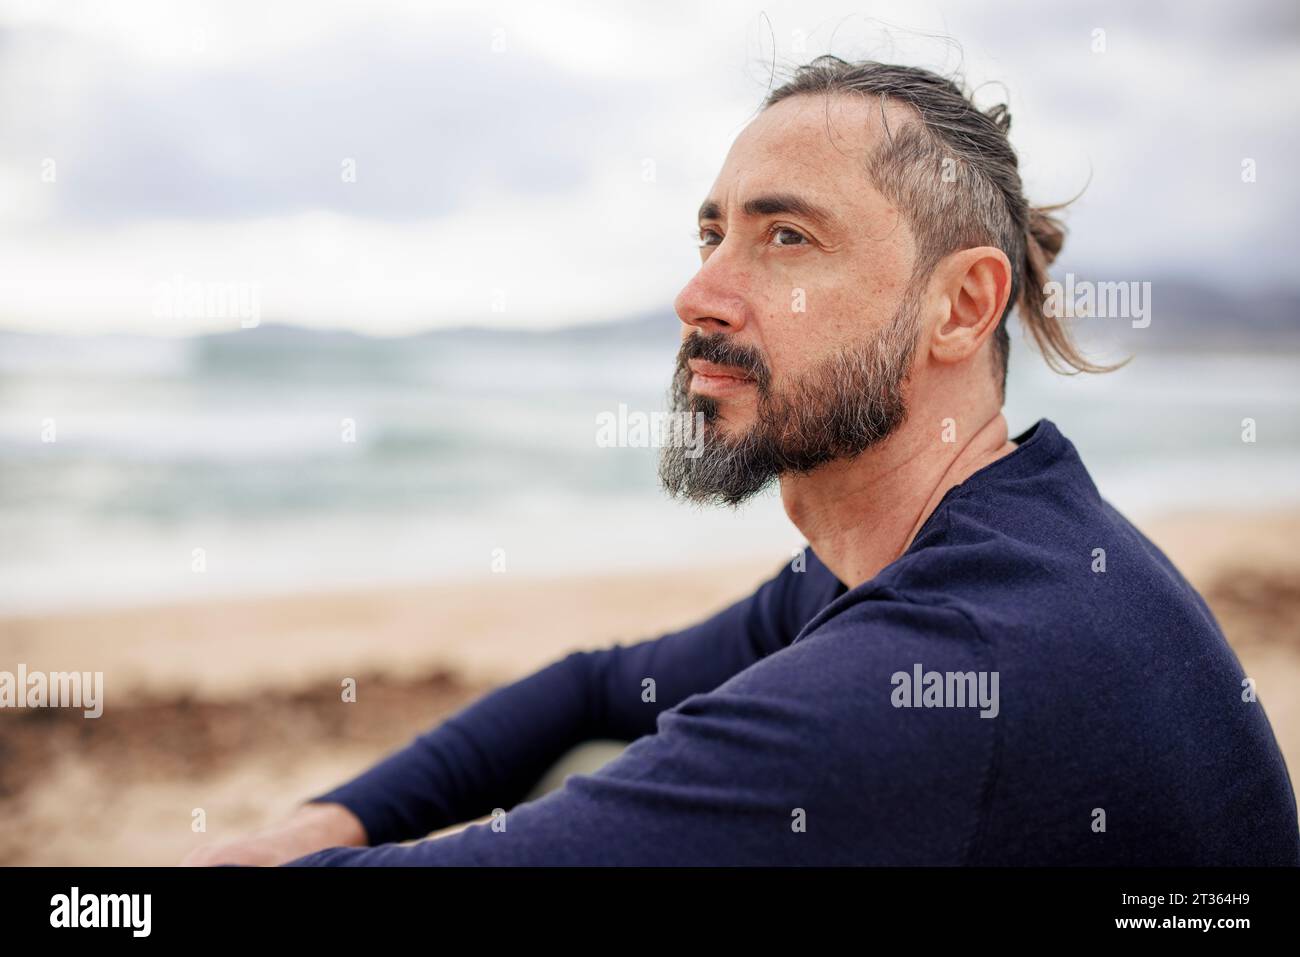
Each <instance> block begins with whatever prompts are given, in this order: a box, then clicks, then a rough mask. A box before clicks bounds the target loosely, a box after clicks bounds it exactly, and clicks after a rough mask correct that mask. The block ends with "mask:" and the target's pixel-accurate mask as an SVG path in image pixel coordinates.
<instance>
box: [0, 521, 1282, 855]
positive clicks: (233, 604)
mask: <svg viewBox="0 0 1300 957" xmlns="http://www.w3.org/2000/svg"><path fill="white" fill-rule="evenodd" d="M1139 524H1140V527H1141V528H1142V529H1143V531H1145V532H1146V533H1147V534H1148V535H1149V536H1150V537H1151V538H1152V539H1153V540H1154V541H1155V542H1156V543H1157V544H1159V545H1160V546H1161V547H1162V548H1164V549H1165V550H1166V552H1167V553H1168V554H1169V556H1170V557H1171V558H1172V559H1173V561H1174V562H1175V564H1177V565H1178V566H1179V567H1180V568H1181V569H1182V570H1183V572H1184V573H1185V574H1186V575H1187V576H1188V577H1189V578H1190V579H1191V580H1192V582H1193V583H1194V584H1195V585H1196V586H1197V587H1198V588H1199V589H1200V590H1201V591H1202V593H1203V594H1204V595H1205V597H1206V599H1207V600H1208V601H1209V603H1210V605H1211V607H1212V609H1213V610H1214V612H1215V615H1216V616H1217V617H1218V619H1219V621H1220V624H1221V625H1222V626H1223V629H1224V631H1225V633H1226V634H1227V636H1228V639H1229V641H1230V643H1231V644H1232V645H1233V647H1234V649H1235V650H1236V652H1237V654H1238V656H1239V657H1240V658H1241V660H1242V663H1243V666H1244V667H1245V669H1246V672H1247V674H1249V675H1251V676H1252V677H1254V678H1255V679H1256V681H1257V684H1258V689H1259V693H1260V697H1261V700H1262V701H1263V702H1264V705H1265V707H1266V708H1267V711H1268V714H1269V717H1270V720H1271V721H1272V724H1273V727H1274V731H1275V733H1276V734H1277V737H1278V740H1279V743H1280V745H1281V747H1282V749H1283V752H1284V754H1285V755H1286V758H1287V762H1288V766H1289V767H1290V768H1291V769H1292V775H1293V778H1294V776H1295V774H1296V769H1297V768H1300V555H1298V554H1297V551H1296V549H1295V542H1296V541H1297V539H1300V510H1292V511H1269V512H1214V513H1206V512H1195V513H1181V514H1168V515H1165V516H1163V517H1162V518H1160V519H1159V520H1154V521H1149V522H1142V523H1139ZM779 560H780V559H779V556H777V557H776V559H775V560H766V561H753V562H750V563H747V564H745V565H741V566H736V565H733V566H729V567H726V568H709V569H695V570H692V571H690V572H657V573H652V574H642V575H623V576H609V577H585V578H555V579H552V580H542V579H531V580H520V579H517V578H512V577H510V576H508V575H501V576H495V577H493V578H492V579H490V580H481V581H475V582H472V583H467V584H448V583H442V584H432V585H429V586H427V587H401V588H388V589H372V590H365V591H355V592H341V591H332V592H329V593H324V594H302V595H287V596H282V597H273V598H261V597H259V598H250V599H244V600H238V601H225V602H196V603H189V604H180V605H165V606H155V607H144V608H134V609H127V610H111V611H97V612H86V613H77V614H62V615H44V616H33V617H15V618H7V619H0V669H9V670H13V669H14V668H15V667H16V666H17V664H18V663H19V662H22V663H24V664H25V665H26V666H27V668H28V670H29V671H32V670H47V671H63V670H73V669H75V670H79V671H102V672H103V673H104V686H105V698H106V706H105V710H104V714H103V716H102V717H100V718H98V719H94V720H86V719H83V718H82V716H81V713H80V712H79V711H74V710H68V709H58V710H55V709H43V710H42V709H12V710H10V709H0V864H3V865H16V864H39V865H105V864H125V865H146V864H161V865H167V864H174V863H176V862H178V861H179V860H180V859H181V857H183V856H184V854H185V853H186V852H187V851H188V850H189V849H191V848H192V847H195V846H197V845H198V844H200V843H203V842H206V841H211V840H217V839H220V838H223V837H227V836H233V835H235V834H238V833H242V832H244V831H247V830H249V829H252V828H255V827H258V826H260V825H262V824H265V823H268V822H269V821H271V820H273V819H274V818H276V817H278V816H280V815H282V814H284V813H286V812H287V811H288V810H290V809H291V808H292V807H293V806H294V805H295V804H296V803H297V802H298V801H300V800H301V799H302V798H304V797H306V796H309V795H310V794H312V793H313V792H319V791H322V790H324V789H326V788H327V787H329V786H331V785H333V784H335V783H337V782H339V781H340V780H342V779H343V778H345V777H347V776H349V775H351V774H354V773H356V772H358V771H360V770H362V769H363V768H364V767H366V766H367V765H368V764H370V763H371V762H373V761H374V760H375V759H377V758H378V757H380V756H381V755H382V754H384V753H385V752H387V751H388V750H391V749H392V748H395V747H398V746H400V745H401V744H403V743H405V741H407V740H408V739H409V738H410V737H411V736H412V735H414V734H416V733H418V732H419V731H422V730H424V729H426V728H428V727H430V726H432V725H433V724H434V723H436V722H437V721H438V720H439V719H440V717H442V716H446V715H447V714H449V713H451V712H453V711H454V710H457V709H459V708H460V707H462V706H463V705H465V704H468V703H469V702H470V701H472V700H473V699H474V698H475V697H477V696H478V695H480V694H482V693H483V692H484V691H485V690H487V689H489V688H491V687H493V686H494V685H496V684H499V683H501V682H505V681H509V680H513V679H514V678H516V677H520V676H522V675H524V674H527V673H528V672H530V671H532V670H535V669H536V668H538V667H541V666H543V665H545V664H547V663H548V662H550V661H552V660H554V659H555V658H557V657H559V656H560V655H562V654H564V653H566V652H568V651H571V650H575V649H580V648H595V647H601V646H604V645H609V644H613V643H619V642H630V641H638V640H641V639H644V638H650V637H654V636H656V635H658V634H661V633H663V632H664V631H667V630H670V629H673V628H677V627H682V626H684V625H686V624H689V623H691V622H693V621H696V620H699V619H700V618H701V617H703V616H704V615H706V614H708V613H710V612H712V611H714V610H716V609H718V608H721V607H723V606H724V605H725V604H727V603H728V602H730V601H732V600H734V599H736V598H739V597H742V596H743V595H744V594H746V593H747V592H748V591H749V590H750V589H752V588H753V587H754V586H755V585H756V584H757V583H759V582H760V581H762V580H763V579H765V578H767V577H768V576H770V575H771V574H773V573H774V572H775V570H776V567H777V565H778V564H779ZM347 678H352V679H355V681H356V688H357V700H356V701H355V702H354V703H345V702H343V701H342V700H341V697H342V696H341V693H340V687H341V683H342V682H343V681H344V679H347ZM196 809H202V812H203V814H204V816H205V819H206V833H196V832H195V831H194V830H193V828H192V821H193V820H194V812H195V810H196Z"/></svg>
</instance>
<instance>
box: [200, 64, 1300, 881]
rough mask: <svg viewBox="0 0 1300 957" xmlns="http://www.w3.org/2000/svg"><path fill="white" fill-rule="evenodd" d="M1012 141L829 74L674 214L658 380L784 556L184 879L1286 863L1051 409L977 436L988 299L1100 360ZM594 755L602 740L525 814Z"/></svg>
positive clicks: (910, 87) (1136, 550) (1285, 787)
mask: <svg viewBox="0 0 1300 957" xmlns="http://www.w3.org/2000/svg"><path fill="white" fill-rule="evenodd" d="M1009 123H1010V120H1009V116H1008V115H1007V113H1006V111H1005V109H1003V108H1000V107H999V108H995V109H993V110H991V111H989V112H988V113H984V112H981V111H979V110H978V109H976V108H975V107H974V106H973V105H972V104H971V103H970V102H969V100H968V98H967V97H966V96H965V95H964V94H963V92H962V91H961V90H960V89H959V88H958V87H957V86H955V85H954V84H952V83H951V82H949V81H947V80H945V79H943V78H940V77H938V76H935V75H933V74H931V73H928V72H925V71H922V70H917V69H911V68H906V67H900V66H891V65H886V64H879V63H871V62H868V63H858V64H849V63H844V62H843V61H840V60H838V59H835V58H829V57H823V58H821V59H819V60H817V61H814V63H812V64H810V65H809V66H807V67H804V68H803V69H802V70H800V71H799V72H798V73H797V74H796V75H795V76H794V78H793V79H792V80H791V81H790V83H788V84H786V85H785V86H783V87H781V88H779V89H777V90H776V91H775V92H774V93H772V94H771V95H770V96H769V98H768V100H767V102H766V103H765V105H764V109H763V110H762V111H761V113H760V114H759V115H758V117H757V118H756V119H755V120H754V121H753V122H752V123H751V124H750V125H749V126H748V127H747V128H746V129H745V130H744V131H743V132H742V134H741V135H740V136H739V137H738V138H737V140H736V142H735V144H734V145H733V147H732V149H731V151H730V153H729V155H728V156H727V159H726V162H725V164H724V166H723V169H722V172H721V173H720V175H719V176H718V178H717V181H716V182H715V184H714V186H713V188H712V189H711V191H710V193H709V195H708V197H707V199H706V201H705V203H704V205H703V207H702V208H701V210H700V242H701V247H702V249H701V253H702V264H701V267H700V269H699V272H698V273H697V274H696V275H695V277H694V278H693V279H691V281H690V282H689V283H688V284H687V286H686V287H685V288H684V289H683V290H682V292H681V293H680V295H679V296H678V297H677V300H676V304H675V305H676V310H677V312H678V315H679V316H680V318H681V320H682V322H683V324H684V329H683V343H682V348H681V351H680V355H679V362H678V368H677V374H676V376H675V378H674V389H673V394H674V402H675V408H676V410H677V411H680V412H688V413H701V414H702V415H703V416H704V420H705V423H706V432H705V438H706V441H705V443H704V447H703V454H699V455H695V454H693V450H692V454H688V450H686V449H685V448H683V447H681V446H680V445H679V446H677V447H670V448H668V449H666V450H665V451H664V454H663V458H662V460H661V467H660V471H661V477H662V479H663V481H664V484H665V486H666V487H667V489H668V490H669V491H670V492H672V493H674V494H676V495H679V496H682V497H685V498H688V499H691V500H694V501H699V502H710V501H712V502H721V503H732V504H734V503H738V502H741V501H744V500H745V499H747V498H749V497H750V496H752V495H753V494H754V493H755V492H757V491H759V490H760V489H762V488H764V487H765V486H767V485H768V484H769V483H770V482H771V481H773V480H779V482H780V488H781V496H782V500H783V504H784V506H785V509H786V512H787V514H788V515H789V517H790V519H791V521H793V522H794V523H795V525H797V526H798V528H799V529H800V530H801V531H802V532H803V534H804V535H805V536H806V537H807V540H808V542H809V544H810V547H809V548H808V549H807V550H806V552H805V554H804V555H803V557H802V559H797V560H796V561H795V562H792V563H791V564H790V565H788V566H786V567H785V568H783V569H782V570H781V571H780V573H779V574H777V575H775V577H773V578H772V579H771V580H770V581H768V582H767V583H766V584H764V585H762V586H761V587H760V588H759V589H758V590H757V591H756V592H755V593H754V594H753V595H751V596H750V597H748V598H746V599H744V600H742V601H740V602H738V603H737V604H735V605H733V606H732V607H730V608H728V609H726V610H724V611H722V612H721V613H719V614H717V615H716V616H715V617H713V618H711V619H709V620H707V621H705V622H703V623H701V624H699V625H696V626H695V627H692V628H688V629H686V630H684V631H682V632H678V633H674V634H669V635H666V636H663V637H661V638H659V639H657V640H654V641H646V642H643V643H641V644H637V645H632V646H628V647H612V648H608V649H605V650H600V651H593V652H579V653H574V654H571V655H569V656H567V657H565V658H564V659H562V660H561V661H558V662H556V663H554V664H552V665H551V666H549V667H548V668H545V669H543V670H541V671H539V672H537V673H536V674H533V675H531V676H529V677H527V678H524V679H522V680H520V681H518V682H516V683H514V684H511V685H507V686H505V687H503V688H500V689H497V690H496V691H494V692H493V693H491V694H489V695H487V696H486V697H484V698H483V699H481V700H480V701H478V702H476V703H475V704H473V705H471V706H470V707H468V708H466V709H464V710H463V711H462V712H460V713H459V714H457V715H455V716H454V717H452V718H451V719H449V720H448V721H446V722H445V723H443V724H442V725H440V726H438V727H437V728H435V729H433V730H432V731H430V732H429V733H428V734H426V735H422V736H421V737H419V738H417V739H416V740H415V741H413V742H412V743H411V744H410V745H409V746H408V747H406V748H405V749H403V750H401V751H398V752H397V753H395V754H393V755H391V756H389V757H388V758H386V759H385V760H384V761H382V762H381V763H379V764H378V765H376V766H375V767H373V768H371V769H370V770H369V771H367V772H365V773H364V774H362V775H360V776H359V777H358V778H356V779H355V780H353V781H350V782H348V783H346V784H344V785H342V786H341V787H339V788H336V789H335V790H333V791H331V792H329V793H327V794H323V795H319V796H318V797H316V798H314V799H313V800H312V801H311V802H309V803H308V804H307V805H306V806H304V807H303V808H302V809H301V810H300V811H299V812H298V814H297V815H295V817H294V818H293V819H292V820H291V821H290V822H288V823H287V824H285V825H283V826H281V827H278V828H274V829H272V830H271V831H269V832H267V833H264V834H262V835H259V836H257V837H255V838H252V839H248V840H244V841H240V842H235V843H234V844H230V845H226V846H224V847H218V848H215V849H212V850H209V851H204V852H200V853H199V854H197V855H195V857H194V858H193V861H192V862H194V863H244V864H249V863H254V864H256V863H264V864H281V863H291V864H295V865H336V864H338V865H346V864H357V865H407V864H439V865H460V864H520V865H553V864H562V865H563V864H619V865H737V864H739V865H752V864H757V865H762V864H818V865H825V864H1022V865H1023V864H1034V865H1038V864H1164V865H1189V864H1296V863H1297V862H1300V833H1298V831H1297V823H1296V806H1295V797H1294V794H1293V791H1292V787H1291V782H1290V779H1289V777H1288V774H1287V770H1286V767H1285V765H1284V763H1283V761H1282V758H1281V755H1280V753H1279V751H1278V748H1277V744H1276V742H1275V741H1274V738H1273V734H1272V730H1271V728H1270V726H1269V723H1268V720H1267V718H1266V717H1265V714H1264V711H1263V707H1262V705H1261V704H1260V703H1259V702H1258V701H1257V700H1255V698H1254V696H1253V695H1252V694H1248V693H1243V689H1244V688H1245V687H1246V685H1247V682H1246V678H1245V676H1244V674H1243V673H1242V670H1241V667H1240V665H1239V663H1238V661H1237V659H1236V657H1235V656H1234V654H1233V652H1232V651H1231V650H1230V649H1229V647H1228V645H1227V644H1226V642H1225V641H1224V638H1223V635H1222V634H1221V632H1220V630H1219V628H1218V626H1217V624H1216V622H1215V620H1214V618H1213V616H1212V615H1211V613H1210V611H1209V609H1208V608H1207V606H1206V604H1205V602H1204V601H1203V600H1202V598H1201V597H1200V596H1199V595H1198V594H1197V593H1196V592H1195V591H1194V590H1193V589H1192V587H1191V586H1190V585H1189V584H1188V583H1187V582H1186V581H1185V580H1184V578H1183V577H1182V576H1181V575H1180V574H1179V572H1178V571H1177V570H1176V569H1175V568H1174V567H1173V566H1172V565H1171V564H1170V563H1169V561H1168V560H1167V559H1166V557H1165V556H1164V555H1163V554H1162V553H1161V552H1160V551H1159V550H1158V549H1157V548H1156V547H1155V546H1154V545H1153V544H1152V543H1151V542H1150V541H1148V540H1147V539H1146V538H1145V537H1144V536H1143V535H1142V534H1141V533H1140V532H1139V531H1138V530H1137V529H1135V528H1134V527H1133V526H1132V525H1131V524H1129V522H1128V521H1126V520H1125V519H1124V518H1123V517H1122V516H1121V515H1120V514H1118V513H1117V512H1116V511H1115V510H1114V509H1113V508H1112V507H1111V506H1110V505H1109V504H1107V502H1106V501H1105V500H1104V499H1103V498H1101V497H1100V495H1099V494H1098V491H1097V489H1096V487H1095V486H1094V485H1093V483H1092V480H1091V479H1090V478H1089V475H1088V472H1087V470H1086V469H1085V467H1084V465H1083V464H1082V462H1081V461H1080V459H1079V456H1078V453H1077V452H1076V450H1075V448H1074V446H1073V445H1072V444H1071V443H1070V442H1069V440H1068V439H1067V438H1066V437H1065V436H1064V435H1062V434H1061V432H1060V431H1059V430H1058V429H1057V427H1056V426H1055V425H1054V424H1053V423H1052V422H1051V421H1049V420H1047V419H1040V420H1039V421H1038V422H1037V423H1036V424H1035V425H1033V426H1032V427H1031V428H1029V429H1027V430H1026V431H1024V432H1023V433H1021V434H1020V435H1017V436H1015V437H1010V436H1009V435H1008V429H1007V424H1006V422H1005V420H1004V418H1003V416H1002V413H1001V408H1002V405H1003V390H1004V387H1005V375H1006V369H1007V361H1008V352H1009V338H1008V336H1007V332H1006V328H1005V320H1006V318H1007V315H1008V313H1009V311H1010V310H1011V308H1012V307H1013V306H1016V305H1018V306H1019V314H1020V316H1021V321H1022V324H1023V325H1024V326H1025V327H1026V328H1027V329H1028V330H1029V331H1030V332H1031V334H1032V335H1033V336H1034V338H1035V340H1036V342H1037V343H1038V345H1039V347H1040V349H1041V350H1042V352H1043V354H1044V356H1045V357H1046V358H1047V359H1048V361H1049V362H1051V363H1053V364H1054V365H1056V366H1064V367H1070V368H1074V369H1077V370H1083V371H1100V370H1099V367H1097V366H1093V365H1091V364H1090V363H1088V362H1087V361H1086V360H1085V359H1083V357H1081V356H1080V355H1079V354H1078V353H1077V351H1076V350H1075V348H1074V347H1073V345H1072V344H1071V341H1070V338H1069V336H1068V335H1067V334H1066V331H1065V330H1064V328H1063V327H1062V326H1061V325H1060V323H1059V321H1058V320H1057V319H1056V318H1054V317H1052V316H1050V315H1048V314H1047V313H1046V312H1045V311H1044V309H1043V288H1044V283H1045V282H1046V279H1047V277H1046V267H1047V265H1048V264H1049V262H1050V261H1051V259H1052V257H1053V256H1054V255H1055V254H1056V252H1057V251H1058V250H1059V249H1060V245H1061V240H1062V233H1061V231H1060V229H1059V225H1058V224H1057V223H1056V222H1055V221H1054V220H1053V219H1051V218H1050V217H1048V216H1047V215H1046V214H1045V213H1044V212H1043V211H1040V210H1035V209H1032V208H1030V207H1029V205H1028V204H1027V203H1026V201H1025V199H1024V197H1023V196H1022V193H1021V183H1020V177H1019V174H1018V171H1017V160H1016V156H1015V153H1014V152H1013V151H1012V149H1011V147H1010V145H1009V143H1008V141H1007V136H1006V133H1007V129H1008V127H1009ZM595 738H613V739H620V740H626V741H630V742H631V743H630V744H629V745H628V746H627V747H626V749H625V750H623V751H622V752H621V753H619V754H618V755H617V756H616V757H615V758H614V759H613V760H612V761H610V762H609V763H608V764H606V765H605V766H604V767H602V768H600V769H599V770H597V771H595V772H594V773H589V774H575V775H573V776H571V777H569V778H568V779H567V780H566V781H565V783H564V784H563V786H561V787H558V788H556V789H553V790H551V791H550V792H548V793H546V794H545V795H544V796H542V797H540V798H537V799H535V800H526V798H527V797H528V796H529V794H530V790H529V789H530V788H531V787H532V786H533V784H534V783H535V782H536V781H537V779H538V778H539V777H540V776H541V775H542V773H543V772H544V771H545V770H546V768H547V767H548V766H549V765H551V764H552V763H553V762H555V761H556V759H557V758H558V757H560V756H561V755H562V754H564V753H565V752H567V751H568V750H569V749H571V748H573V747H574V746H575V745H577V744H579V743H580V742H582V741H584V740H589V739H595ZM485 815H492V819H491V821H490V822H489V823H479V824H472V825H470V826H468V827H466V828H464V829H462V830H460V831H457V832H456V833H453V834H450V835H448V836H444V837H439V838H435V839H432V840H427V841H420V842H419V843H413V844H402V843H397V842H403V841H410V840H413V839H417V838H421V837H424V836H425V835H427V834H429V832H431V831H433V830H437V829H442V828H446V827H448V826H450V825H453V824H456V823H460V822H465V821H469V820H473V819H475V818H479V817H483V816H485ZM346 845H354V846H346ZM363 845H371V846H369V847H365V846H363Z"/></svg>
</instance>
